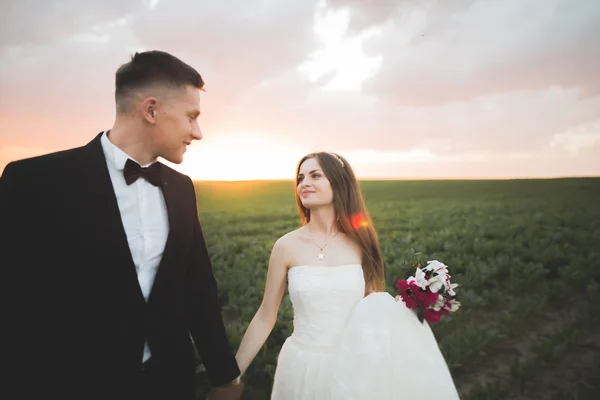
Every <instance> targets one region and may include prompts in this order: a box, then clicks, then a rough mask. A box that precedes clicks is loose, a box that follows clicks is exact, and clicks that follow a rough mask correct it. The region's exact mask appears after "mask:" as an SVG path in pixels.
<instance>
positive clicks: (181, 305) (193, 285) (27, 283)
mask: <svg viewBox="0 0 600 400" xmlns="http://www.w3.org/2000/svg"><path fill="white" fill-rule="evenodd" d="M115 81H116V88H115V101H116V120H115V122H114V124H113V126H112V128H111V129H109V130H107V131H104V132H100V133H99V134H98V135H97V136H96V137H95V138H94V139H93V140H92V141H91V142H89V143H88V144H87V145H85V146H83V147H79V148H75V149H70V150H66V151H61V152H57V153H53V154H47V155H44V156H40V157H35V158H30V159H26V160H20V161H15V162H12V163H10V164H9V165H7V166H6V168H5V170H4V173H3V175H2V178H1V179H0V265H2V268H1V270H0V271H1V272H2V277H1V278H0V279H1V280H2V282H3V284H2V290H1V291H2V293H3V295H4V296H5V297H4V301H3V302H2V307H3V310H4V311H2V313H1V314H0V315H1V316H0V321H2V330H3V337H4V339H3V340H1V341H0V342H1V343H2V345H3V349H2V356H1V357H0V359H2V363H3V364H4V365H3V368H2V370H3V371H4V372H3V375H4V376H3V378H4V379H3V381H4V382H5V383H6V384H5V383H3V385H2V386H3V387H4V389H5V390H6V391H7V392H6V394H7V395H8V397H4V396H2V397H4V398H10V399H42V398H60V399H107V400H109V399H144V400H149V399H165V400H179V399H194V398H195V395H194V378H195V357H194V348H193V346H194V345H195V346H196V348H197V350H198V352H199V354H200V357H201V359H202V361H203V363H204V366H205V368H206V371H207V374H208V377H209V380H210V381H211V383H212V384H213V385H214V386H215V389H214V390H213V392H212V397H211V398H213V399H239V398H240V396H241V392H242V387H243V384H242V383H241V382H240V380H239V374H240V371H239V369H238V365H237V363H236V360H235V357H234V355H233V354H232V352H231V350H230V347H229V344H228V338H227V336H226V331H225V326H224V323H223V319H222V315H221V311H220V306H219V299H218V293H217V284H216V281H215V278H214V276H213V273H212V267H211V262H210V259H209V255H208V252H207V247H206V243H205V241H204V236H203V233H202V228H201V226H200V223H199V220H198V210H197V203H196V195H195V190H194V186H193V184H192V181H191V180H190V178H189V177H187V176H186V175H182V174H180V173H178V172H176V171H175V170H173V169H171V168H169V167H167V166H166V165H164V164H161V163H159V162H158V161H157V158H158V157H162V158H164V159H166V160H168V161H170V162H173V163H177V164H179V163H181V162H182V161H183V154H184V153H185V151H186V148H187V146H188V145H189V144H190V143H191V142H192V141H193V140H200V139H201V138H202V133H201V131H200V128H199V126H198V117H199V115H200V90H201V89H202V87H203V85H204V82H203V80H202V78H201V77H200V75H199V74H198V72H196V70H194V69H193V68H192V67H190V66H189V65H187V64H185V63H184V62H182V61H181V60H179V59H178V58H176V57H174V56H172V55H170V54H168V53H165V52H160V51H149V52H143V53H137V54H135V55H134V56H133V57H132V59H131V60H130V61H129V62H128V63H126V64H124V65H122V66H121V67H120V68H119V69H118V70H117V72H116V80H115ZM82 112H83V113H88V112H94V110H84V111H82ZM80 116H82V115H80ZM192 339H193V340H192Z"/></svg>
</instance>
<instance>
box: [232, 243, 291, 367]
mask: <svg viewBox="0 0 600 400" xmlns="http://www.w3.org/2000/svg"><path fill="white" fill-rule="evenodd" d="M283 242H284V241H283V240H282V239H279V240H278V241H277V242H275V244H274V245H273V250H272V251H271V256H270V259H269V268H268V271H267V281H266V283H265V293H264V295H263V300H262V303H261V305H260V307H259V308H258V311H257V312H256V314H255V315H254V318H252V321H251V322H250V325H248V329H246V333H245V334H244V337H243V338H242V342H241V343H240V347H239V349H238V351H237V354H236V355H235V358H236V360H237V363H238V366H239V368H240V371H241V375H243V374H244V373H245V372H246V370H247V369H248V366H249V365H250V363H251V362H252V360H254V357H256V354H257V353H258V351H259V350H260V348H261V347H262V346H263V344H264V343H265V341H266V340H267V338H268V337H269V335H270V334H271V331H272V330H273V327H274V326H275V322H276V321H277V312H278V311H279V305H280V304H281V299H282V298H283V294H284V292H285V285H286V280H287V263H286V260H285V247H284V244H283Z"/></svg>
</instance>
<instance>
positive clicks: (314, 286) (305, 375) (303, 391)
mask: <svg viewBox="0 0 600 400" xmlns="http://www.w3.org/2000/svg"><path fill="white" fill-rule="evenodd" d="M288 290H289V294H290V299H291V301H292V304H293V307H294V332H293V333H292V335H291V336H290V337H289V338H288V339H287V340H286V341H285V343H284V344H283V346H282V348H281V352H280V353H279V357H278V361H277V369H276V371H275V379H274V383H273V390H272V393H271V399H272V400H341V399H344V400H358V399H360V400H367V399H368V400H387V399H410V400H417V399H418V400H426V399H436V400H448V399H452V400H454V399H458V398H459V396H458V393H457V391H456V388H455V385H454V382H453V380H452V377H451V375H450V371H449V370H448V366H447V365H446V362H445V360H444V358H443V355H442V354H441V352H440V349H439V347H438V344H437V341H436V339H435V337H434V335H433V333H432V332H431V329H430V327H429V325H427V323H426V322H425V324H421V323H420V322H419V320H418V319H417V317H416V315H415V314H414V313H413V311H411V310H410V309H408V308H407V307H406V306H405V305H404V303H403V302H402V301H398V302H396V301H395V300H394V297H392V296H391V295H390V294H389V293H385V292H383V293H373V294H371V295H369V296H367V297H364V290H365V281H364V277H363V271H362V267H361V266H360V265H343V266H337V267H325V266H296V267H292V268H290V270H289V271H288Z"/></svg>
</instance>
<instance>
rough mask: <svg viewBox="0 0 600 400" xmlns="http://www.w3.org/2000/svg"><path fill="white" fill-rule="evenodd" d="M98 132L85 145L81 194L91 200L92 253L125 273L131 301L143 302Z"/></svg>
mask: <svg viewBox="0 0 600 400" xmlns="http://www.w3.org/2000/svg"><path fill="white" fill-rule="evenodd" d="M101 135H102V133H100V134H99V135H98V136H96V138H95V139H94V140H92V141H91V142H90V143H89V144H88V145H87V146H85V152H86V158H87V162H86V165H87V166H88V171H87V174H86V176H87V178H86V180H85V185H86V186H87V190H86V191H84V193H85V194H84V196H87V197H88V199H87V201H86V202H85V203H84V204H93V205H94V207H93V208H92V209H91V210H89V211H90V216H89V218H91V221H89V222H90V224H91V228H92V229H91V232H90V234H91V235H93V240H94V242H95V245H96V251H95V254H96V256H97V257H101V258H102V259H103V260H104V262H103V264H104V265H105V267H106V269H107V271H106V272H107V273H108V271H110V272H113V273H115V275H116V276H117V277H119V276H122V274H124V275H125V276H126V278H127V282H129V286H130V287H132V288H133V295H132V298H133V301H134V302H135V303H139V302H141V303H145V300H144V296H143V294H142V290H141V288H140V286H139V282H138V279H137V272H136V269H135V264H134V262H133V257H132V255H131V251H130V249H129V243H128V241H127V235H126V233H125V228H124V227H123V221H122V220H121V213H120V211H119V206H118V203H117V198H116V195H115V191H114V189H113V186H112V181H111V179H110V175H109V172H108V167H107V166H106V159H105V156H104V152H103V150H102V144H101V143H100V137H101Z"/></svg>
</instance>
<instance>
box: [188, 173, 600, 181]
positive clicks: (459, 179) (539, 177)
mask: <svg viewBox="0 0 600 400" xmlns="http://www.w3.org/2000/svg"><path fill="white" fill-rule="evenodd" d="M599 178H600V175H566V176H561V175H559V176H530V177H527V176H526V177H520V176H519V177H475V178H472V177H450V178H441V177H437V178H425V177H414V178H407V177H394V178H389V177H388V178H386V177H365V178H356V179H357V180H358V181H516V180H553V179H599ZM191 179H192V181H193V182H205V183H223V182H226V183H242V182H293V181H294V179H290V178H272V179H269V178H259V179H195V178H191Z"/></svg>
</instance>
